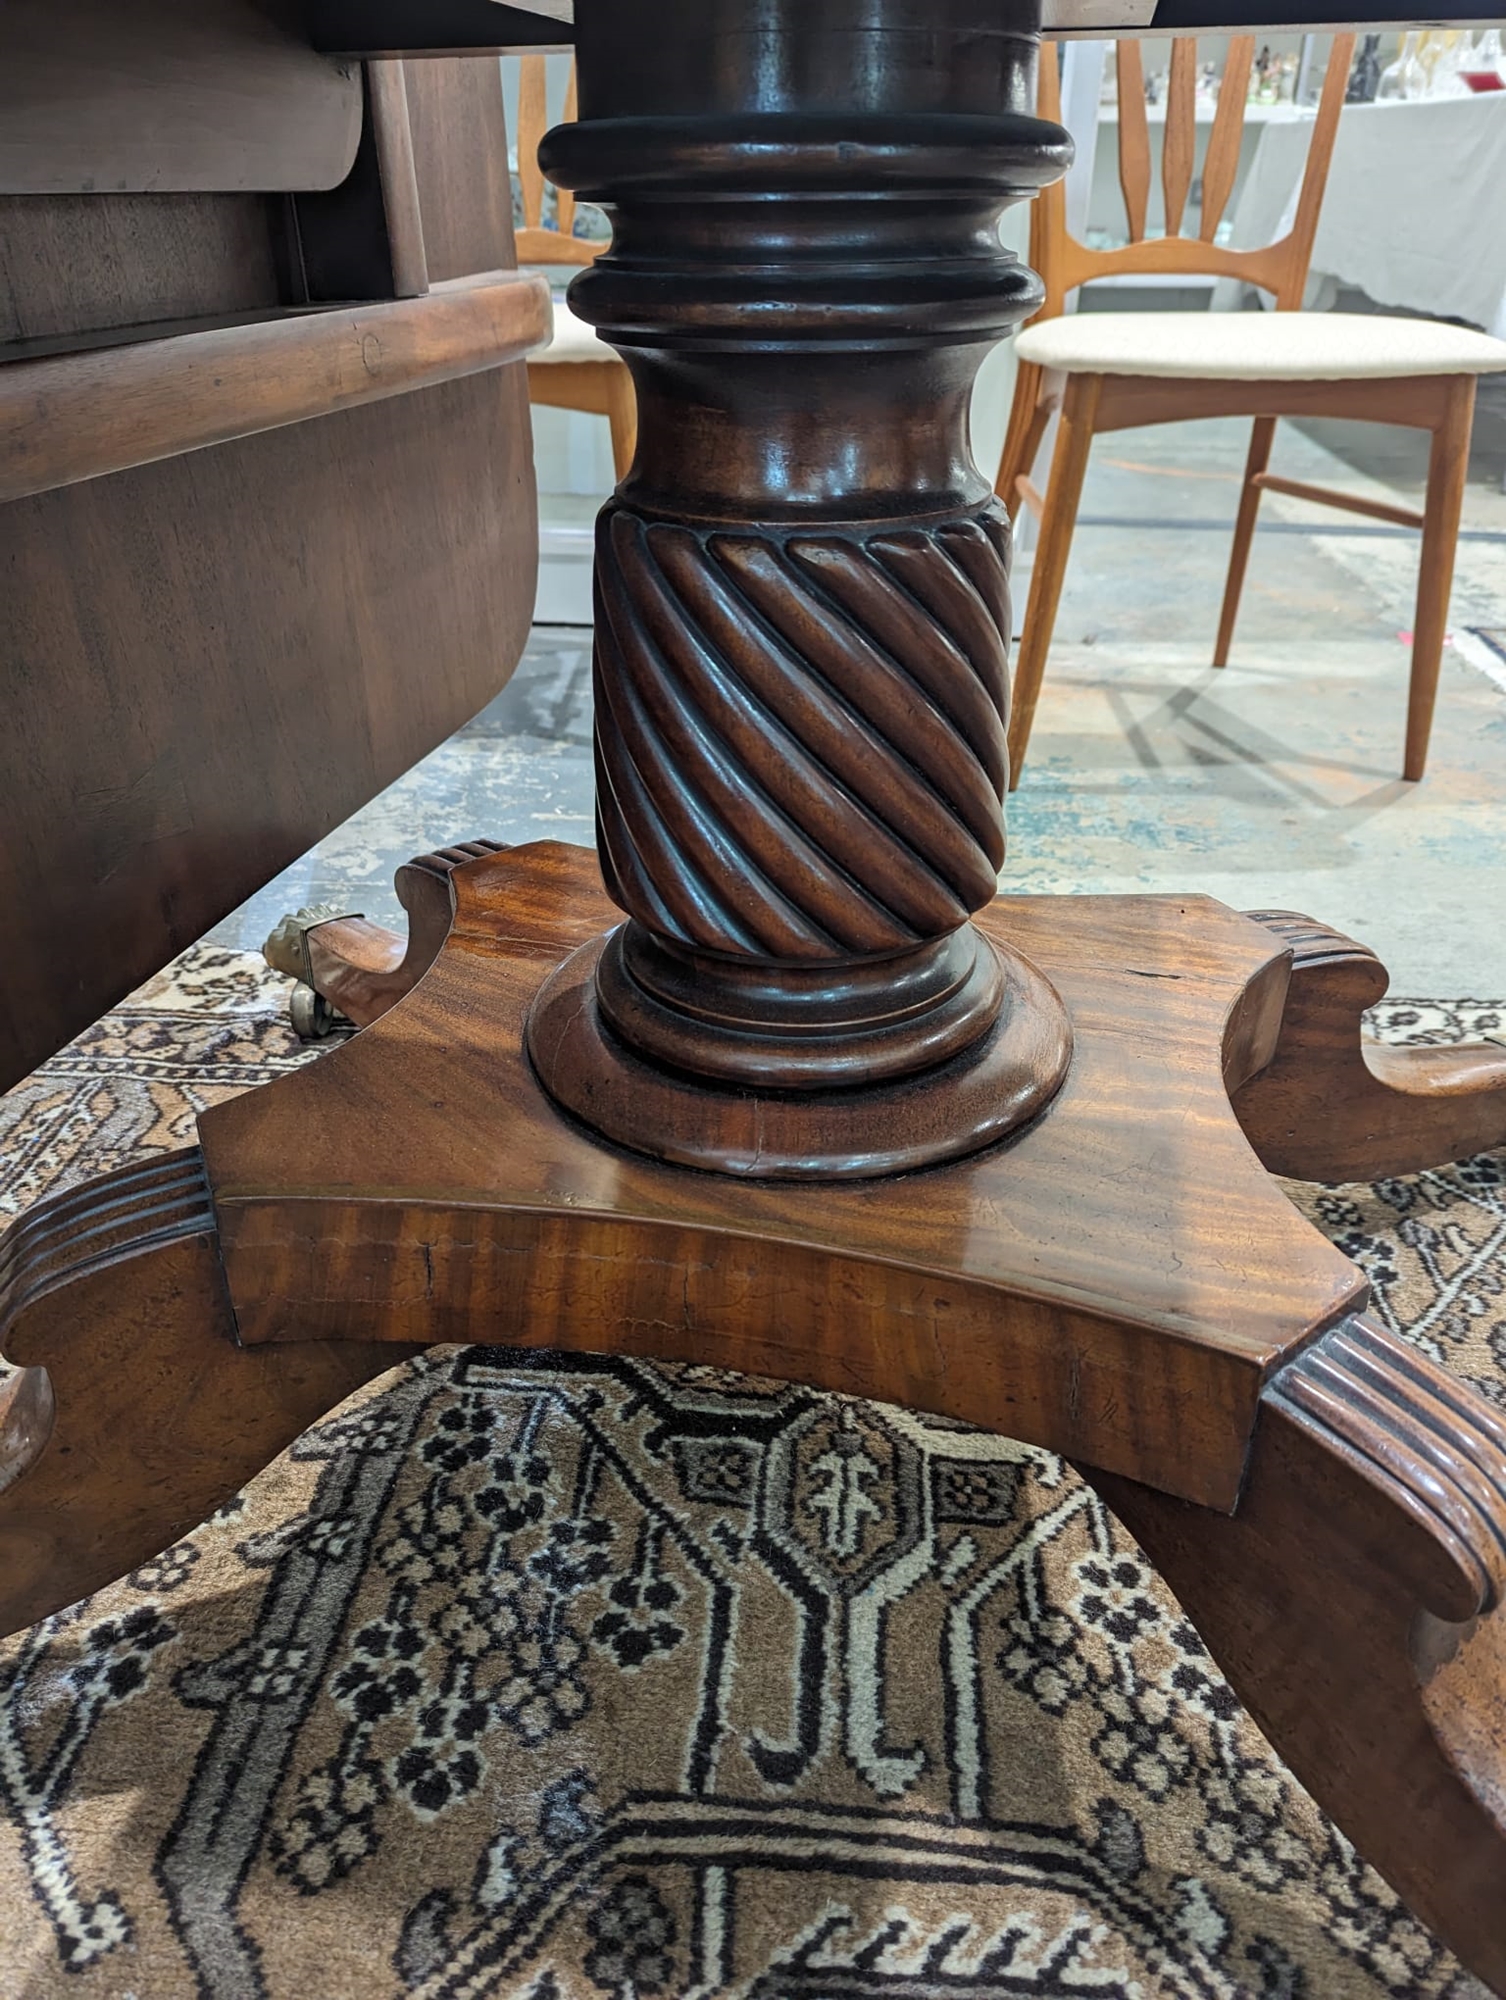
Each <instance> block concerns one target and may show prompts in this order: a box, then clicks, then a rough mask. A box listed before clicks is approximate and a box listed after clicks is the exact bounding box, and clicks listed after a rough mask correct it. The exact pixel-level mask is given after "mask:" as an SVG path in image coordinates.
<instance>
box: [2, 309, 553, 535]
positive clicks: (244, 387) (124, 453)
mask: <svg viewBox="0 0 1506 2000" xmlns="http://www.w3.org/2000/svg"><path fill="white" fill-rule="evenodd" d="M548 337H549V291H548V287H547V286H546V285H545V284H544V282H543V280H542V279H539V278H533V277H529V276H527V275H526V274H525V273H521V272H517V271H497V272H493V273H491V274H489V275H487V276H484V277H476V278H460V279H455V280H452V281H451V282H450V283H449V284H447V285H440V286H436V287H435V288H434V290H433V291H431V292H428V293H427V294H426V295H425V296H424V297H422V298H415V299H401V300H393V301H392V302H391V303H390V304H385V305H368V306H354V307H349V308H345V309H331V310H329V311H327V312H309V313H298V314H293V315H290V316H288V317H286V318H279V319H270V320H262V321H253V322H252V323H250V324H248V325H240V326H229V327H221V328H217V329H215V330H213V331H209V332H204V333H185V334H179V335H177V336H175V337H173V338H170V339H166V340H142V341H133V342H129V343H127V344H125V345H123V346H118V347H104V348H88V349H85V350H84V351H82V352H80V353H78V354H66V355H65V354H60V355H54V356H51V357H49V358H48V359H46V360H39V361H14V362H11V363H10V364H9V365H8V366H5V367H0V503H3V502H5V501H9V500H20V499H25V498H27V497H29V496H31V495H33V494H42V493H49V492H52V491H53V490H55V489H56V488H58V487H63V486H70V485H73V484H74V483H75V482H77V481H79V480H88V479H99V478H101V477H104V476H105V475H107V474H110V473H116V472H126V471H129V470H131V469H133V468H134V467H137V466H143V465H150V464H153V463H154V462H155V461H156V460H158V459H164V458H174V457H178V456H180V455H181V454H182V453H184V452H190V451H201V450H203V449H204V448H205V447H206V446H208V445H215V444H224V443H226V442H228V441H229V440H231V439H234V438H243V437H248V436H252V435H254V434H256V433H258V432H261V431H269V430H276V429H278V428H279V427H280V426H282V425H284V424H299V423H305V422H307V421H308V420H309V419H310V418H313V417H325V416H329V415H331V414H334V413H337V412H339V411H341V410H347V409H356V408H359V407H360V406H361V405H362V404H366V403H374V402H381V401H383V400H385V399H386V398H388V397H391V396H406V395H410V394H412V393H413V391H415V390H418V389H427V388H430V387H432V386H433V385H434V384H435V383H439V382H449V381H454V380H456V379H458V378H459V377H461V376H466V375H475V374H479V373H481V372H483V371H484V370H487V369H492V368H500V367H503V366H505V364H506V363H507V362H509V361H516V360H519V359H521V358H522V357H523V356H524V355H526V354H527V353H528V351H529V350H530V348H533V347H536V346H538V345H539V344H540V342H542V341H544V340H547V339H548Z"/></svg>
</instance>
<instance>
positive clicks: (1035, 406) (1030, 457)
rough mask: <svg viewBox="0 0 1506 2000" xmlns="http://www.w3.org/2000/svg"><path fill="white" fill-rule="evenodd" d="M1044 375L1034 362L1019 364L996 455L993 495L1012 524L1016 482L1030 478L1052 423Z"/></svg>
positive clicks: (1016, 508)
mask: <svg viewBox="0 0 1506 2000" xmlns="http://www.w3.org/2000/svg"><path fill="white" fill-rule="evenodd" d="M1045 386H1046V371H1045V369H1044V368H1042V367H1040V366H1039V365H1038V364H1037V363H1036V362H1034V361H1022V362H1021V363H1020V371H1019V374H1018V375H1017V376H1016V378H1015V385H1014V401H1013V402H1012V403H1011V404H1010V406H1009V428H1008V429H1007V430H1006V431H1005V433H1004V449H1003V451H1002V452H1001V453H1000V454H999V471H998V476H997V477H996V479H995V480H994V492H995V493H996V494H997V496H998V498H999V499H1000V501H1001V502H1002V503H1003V506H1004V511H1005V513H1006V514H1008V516H1009V518H1010V519H1011V520H1013V519H1014V517H1015V514H1016V513H1017V511H1018V509H1019V504H1020V495H1019V491H1018V489H1017V487H1016V484H1015V482H1016V480H1018V479H1019V477H1020V475H1021V474H1022V473H1024V474H1027V475H1028V474H1029V472H1030V469H1031V467H1032V466H1033V465H1034V464H1035V457H1036V453H1037V452H1038V451H1039V450H1040V448H1041V439H1042V438H1043V437H1044V436H1045V435H1046V426H1047V424H1048V423H1050V421H1051V411H1052V408H1053V404H1052V402H1051V401H1049V400H1048V399H1047V398H1046V396H1045V393H1044V392H1045Z"/></svg>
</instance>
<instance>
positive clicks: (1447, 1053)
mask: <svg viewBox="0 0 1506 2000" xmlns="http://www.w3.org/2000/svg"><path fill="white" fill-rule="evenodd" d="M1251 921H1252V922H1254V923H1258V924H1260V925H1262V926H1263V927H1264V928H1265V929H1267V930H1270V931H1274V932H1275V933H1276V934H1277V936H1279V937H1280V938H1281V939H1282V940H1283V941H1284V942H1285V943H1286V944H1287V945H1288V946H1289V947H1290V948H1291V952H1292V975H1291V986H1290V989H1289V991H1288V993H1287V1001H1286V1011H1285V1014H1284V1016H1283V1018H1282V1024H1281V1035H1280V1039H1279V1041H1278V1043H1277V1047H1276V1053H1275V1055H1274V1056H1273V1057H1272V1059H1271V1061H1270V1062H1269V1063H1267V1064H1266V1066H1265V1068H1264V1069H1262V1070H1261V1071H1260V1072H1259V1074H1258V1075H1256V1076H1253V1077H1251V1078H1250V1080H1249V1081H1248V1082H1247V1083H1245V1084H1244V1085H1243V1086H1242V1087H1241V1088H1240V1089H1239V1090H1238V1091H1236V1092H1235V1094H1234V1098H1233V1103H1234V1109H1235V1112H1236V1114H1237V1116H1238V1118H1239V1122H1240V1124H1241V1125H1242V1126H1243V1127H1244V1130H1245V1136H1246V1137H1247V1138H1248V1139H1249V1141H1250V1144H1251V1145H1252V1146H1253V1147H1254V1148H1255V1150H1256V1152H1257V1153H1258V1154H1259V1155H1260V1157H1261V1159H1262V1161H1263V1162H1264V1163H1265V1165H1266V1166H1267V1167H1269V1168H1270V1170H1271V1172H1272V1173H1275V1174H1290V1175H1291V1176H1292V1177H1293V1178H1295V1179H1297V1180H1314V1181H1349V1180H1377V1179H1380V1178H1381V1177H1382V1176H1385V1175H1388V1174H1408V1173H1416V1172H1418V1171H1419V1170H1420V1169H1422V1168H1424V1167H1432V1166H1437V1165H1439V1164H1440V1163H1441V1162H1442V1161H1445V1160H1461V1159H1467V1158H1469V1157H1470V1156H1471V1155H1472V1154H1474V1153H1479V1152H1483V1151H1485V1150H1486V1149H1488V1148H1489V1147H1492V1146H1499V1145H1506V1048H1503V1047H1499V1046H1497V1045H1494V1044H1485V1043H1466V1044H1455V1045H1448V1046H1437V1047H1427V1048H1397V1047H1390V1046H1386V1045H1383V1044H1381V1043H1378V1042H1374V1041H1371V1040H1369V1039H1368V1038H1367V1037H1365V1035H1364V1033H1363V1024H1362V1019H1361V1017H1362V1015H1363V1014H1364V1011H1365V1009H1366V1008H1367V1007H1373V1006H1375V1005H1376V1004H1377V1002H1379V1001H1380V1000H1381V998H1382V997H1383V996H1384V994H1385V991H1386V969H1385V967H1384V966H1383V965H1382V964H1381V962H1380V960H1379V959H1378V958H1377V957H1376V955H1375V953H1374V952H1373V951H1370V950H1368V949H1367V948H1366V947H1365V946H1364V945H1362V944H1356V943H1355V941H1354V939H1353V938H1348V937H1345V936H1344V935H1343V933H1342V932H1340V931H1336V930H1333V929H1331V928H1330V927H1329V926H1328V925H1327V924H1322V923H1318V922H1316V921H1315V920H1314V919H1313V918H1311V917H1304V916H1300V915H1298V914H1297V913H1295V912H1294V911H1290V910H1260V911H1253V912H1251Z"/></svg>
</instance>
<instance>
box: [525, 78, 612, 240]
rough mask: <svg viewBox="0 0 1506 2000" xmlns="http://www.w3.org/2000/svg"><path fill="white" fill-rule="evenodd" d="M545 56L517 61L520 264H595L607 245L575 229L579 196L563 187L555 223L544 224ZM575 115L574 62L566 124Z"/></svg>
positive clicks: (547, 120) (566, 109)
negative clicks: (541, 161)
mask: <svg viewBox="0 0 1506 2000" xmlns="http://www.w3.org/2000/svg"><path fill="white" fill-rule="evenodd" d="M545 60H546V59H545V58H544V57H543V56H523V57H522V58H521V59H520V61H519V64H518V185H519V187H520V189H521V191H522V197H523V217H522V222H521V225H520V227H519V228H518V230H517V232H516V234H517V244H518V262H519V263H520V264H592V263H594V262H595V261H596V259H597V257H598V256H599V255H600V254H601V252H602V251H603V250H604V249H605V248H606V245H605V244H604V243H593V242H590V241H588V240H587V238H585V237H583V236H577V235H576V234H575V196H574V195H573V194H570V193H568V192H567V191H566V189H564V188H560V189H558V190H557V192H556V195H555V203H556V206H555V211H554V214H555V226H554V228H552V229H548V228H546V227H545V226H544V175H543V171H542V169H541V168H540V166H539V141H540V140H541V139H542V138H543V136H544V133H545V131H546V130H547V128H548V125H549V109H548V104H547V102H546V98H545V77H546V74H547V72H546V70H545ZM574 119H575V65H574V63H571V65H570V82H569V84H568V86H567V87H566V91H565V114H564V117H563V119H562V120H561V123H562V124H565V125H569V124H572V123H573V122H574Z"/></svg>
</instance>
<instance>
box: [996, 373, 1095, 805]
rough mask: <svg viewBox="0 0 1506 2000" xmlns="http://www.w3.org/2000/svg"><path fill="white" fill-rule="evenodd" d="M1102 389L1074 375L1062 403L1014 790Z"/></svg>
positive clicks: (1019, 677) (1026, 641) (1021, 691)
mask: <svg viewBox="0 0 1506 2000" xmlns="http://www.w3.org/2000/svg"><path fill="white" fill-rule="evenodd" d="M1102 386H1103V377H1102V376H1101V375H1074V376H1073V377H1072V379H1071V381H1070V382H1069V383H1068V384H1067V392H1066V395H1065V396H1064V397H1063V399H1062V412H1061V422H1060V424H1059V425H1058V427H1057V432H1056V450H1055V452H1054V453H1053V455H1052V460H1051V484H1050V488H1049V490H1048V491H1047V494H1046V511H1045V513H1044V515H1043V516H1042V518H1041V529H1040V537H1039V539H1038V541H1037V543H1036V551H1035V567H1034V569H1033V571H1032V572H1031V577H1030V598H1029V602H1028V603H1027V605H1026V607H1025V627H1024V631H1023V633H1022V634H1021V637H1020V651H1019V657H1018V659H1017V661H1016V663H1015V670H1014V689H1013V694H1012V698H1011V705H1010V717H1009V789H1010V790H1011V791H1013V790H1014V788H1015V787H1016V785H1018V784H1019V782H1020V773H1021V772H1022V771H1023V770H1024V768H1025V752H1026V749H1027V748H1028V747H1029V743H1030V726H1031V724H1032V723H1033V722H1034V720H1035V705H1036V702H1037V701H1038V700H1039V699H1040V692H1041V680H1042V678H1043V676H1044V674H1045V671H1046V656H1047V654H1048V653H1049V652H1050V650H1051V634H1052V631H1053V630H1054V628H1055V625H1056V607H1057V605H1058V604H1059V603H1060V601H1061V594H1062V580H1063V578H1064V577H1065V575H1066V571H1067V555H1068V551H1069V550H1070V549H1071V547H1072V530H1073V528H1074V527H1075V526H1076V524H1077V503H1078V501H1079V500H1080V499H1081V497H1082V482H1083V475H1084V473H1085V472H1086V471H1087V469H1088V449H1089V447H1090V446H1091V444H1092V442H1093V418H1094V415H1095V413H1096V411H1097V408H1098V397H1099V392H1100V390H1101V388H1102Z"/></svg>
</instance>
